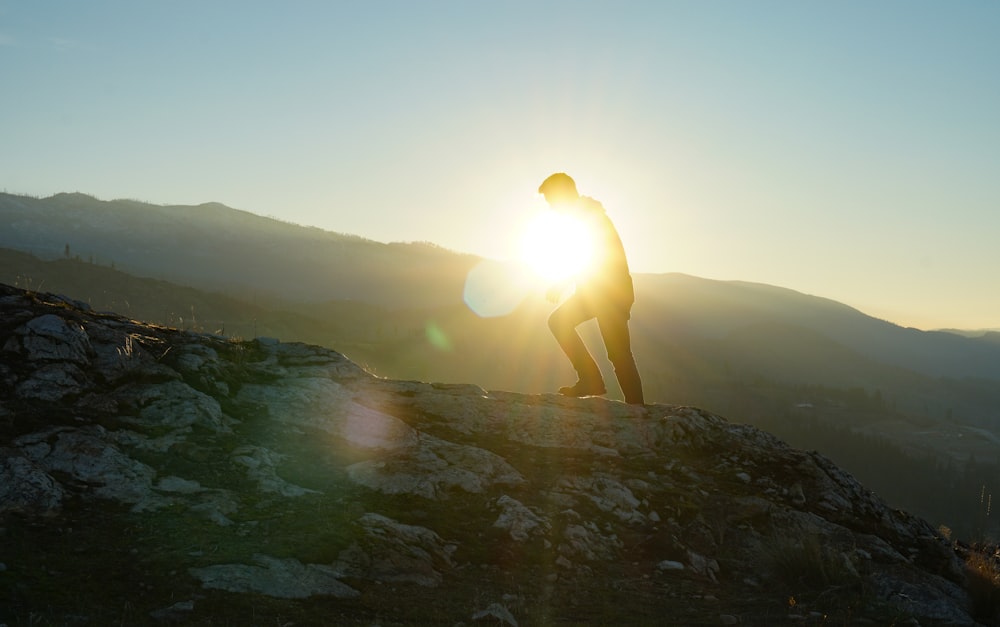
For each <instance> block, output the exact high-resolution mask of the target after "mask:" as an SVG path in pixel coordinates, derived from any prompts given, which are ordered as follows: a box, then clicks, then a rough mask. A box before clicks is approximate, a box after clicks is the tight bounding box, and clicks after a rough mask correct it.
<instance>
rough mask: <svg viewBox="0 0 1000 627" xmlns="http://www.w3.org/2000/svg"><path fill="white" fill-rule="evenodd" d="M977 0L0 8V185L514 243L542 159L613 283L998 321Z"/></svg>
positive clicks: (361, 231) (996, 177) (986, 79)
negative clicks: (608, 221) (773, 295)
mask: <svg viewBox="0 0 1000 627" xmlns="http://www.w3.org/2000/svg"><path fill="white" fill-rule="evenodd" d="M998 33H1000V2H997V1H996V0H954V1H947V0H939V1H934V2H926V1H921V0H879V1H874V2H873V1H871V0H857V1H852V0H837V1H836V2H832V1H831V2H802V1H798V0H790V1H787V2H776V1H753V2H751V1H746V2H742V1H741V2H725V1H721V0H720V1H705V0H688V1H672V0H654V1H649V2H628V1H625V0H623V1H607V2H592V1H590V2H588V1H584V0H573V1H566V2H545V1H523V2H522V1H518V0H504V1H502V2H488V1H486V0H482V1H479V0H451V1H439V0H424V1H420V2H417V1H411V0H398V1H380V0H366V1H364V2H361V1H358V2H353V1H344V2H336V1H326V0H324V1H319V0H317V1H304V0H301V1H295V2H278V1H270V2H261V1H255V0H239V1H221V0H219V1H212V2H208V1H203V0H197V1H190V0H171V1H166V0H163V1H153V0H88V1H87V2H79V1H70V0H65V1H49V0H0V189H6V191H8V192H13V193H23V194H32V195H40V196H47V195H50V194H53V193H57V192H61V191H80V192H84V193H88V194H91V195H94V196H97V197H98V198H102V199H114V198H134V199H139V200H144V201H148V202H153V203H156V204H198V203H202V202H208V201H218V202H223V203H225V204H227V205H230V206H232V207H236V208H239V209H244V210H247V211H251V212H254V213H258V214H262V215H271V216H275V217H278V218H282V219H285V220H289V221H292V222H297V223H300V224H308V225H315V226H319V227H321V228H325V229H329V230H333V231H339V232H343V233H351V234H356V235H361V236H364V237H368V238H371V239H374V240H378V241H384V242H387V241H430V242H434V243H436V244H439V245H441V246H444V247H447V248H451V249H454V250H458V251H463V252H471V253H475V254H479V255H483V256H486V257H492V258H504V257H505V256H508V255H510V254H512V250H513V247H514V242H515V241H516V234H517V232H518V229H519V228H521V227H522V226H523V224H524V222H525V220H526V219H527V216H528V215H529V214H530V213H531V212H532V211H536V210H537V209H538V207H539V204H538V202H539V201H538V197H537V195H536V193H535V191H536V189H537V186H538V184H539V182H541V180H542V179H543V178H544V177H545V176H547V175H548V174H550V173H551V172H554V171H565V172H568V173H569V174H571V175H572V176H573V177H574V178H576V180H577V183H578V185H579V187H580V191H581V192H582V193H584V194H586V195H591V196H593V197H595V198H597V199H599V200H601V201H602V202H603V203H604V205H605V206H606V207H607V209H608V213H609V215H610V216H611V217H612V219H613V220H614V221H615V223H616V224H617V225H618V228H619V231H620V232H621V235H622V238H623V240H624V242H625V245H626V248H627V250H628V254H629V259H630V262H631V264H632V267H633V270H634V271H638V272H685V273H689V274H694V275H697V276H702V277H707V278H714V279H739V280H746V281H755V282H762V283H769V284H773V285H778V286H782V287H788V288H792V289H795V290H799V291H802V292H806V293H810V294H815V295H819V296H825V297H829V298H833V299H835V300H839V301H841V302H844V303H846V304H849V305H851V306H854V307H857V308H859V309H861V310H862V311H864V312H866V313H869V314H871V315H875V316H879V317H882V318H886V319H889V320H892V321H894V322H898V323H900V324H904V325H912V326H917V327H920V328H934V327H942V326H955V327H965V328H980V327H1000V36H998Z"/></svg>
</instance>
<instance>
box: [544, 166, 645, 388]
mask: <svg viewBox="0 0 1000 627" xmlns="http://www.w3.org/2000/svg"><path fill="white" fill-rule="evenodd" d="M538 193H540V194H542V195H543V196H545V201H546V202H547V203H548V204H549V206H550V207H552V209H553V210H555V211H563V212H567V213H569V214H570V215H572V216H574V217H576V218H578V219H580V220H581V221H583V222H584V223H585V224H586V225H587V226H588V227H589V229H590V231H591V233H592V235H593V245H594V250H593V258H592V260H591V262H590V263H589V264H588V266H587V267H586V268H584V269H583V270H582V271H581V272H580V274H579V275H577V276H576V277H575V282H576V291H575V292H574V294H573V295H572V296H570V297H569V298H568V299H567V300H566V302H564V303H563V304H562V305H560V306H559V307H557V308H556V310H555V311H554V312H552V315H551V316H549V329H551V330H552V334H553V335H554V336H555V338H556V341H558V342H559V346H560V347H562V350H563V352H564V353H566V356H567V357H569V361H570V363H572V364H573V368H575V369H576V372H577V376H578V378H579V380H578V381H577V382H576V383H575V384H574V385H570V386H566V387H562V388H559V393H560V394H563V395H565V396H577V397H579V396H599V395H601V394H604V393H605V392H606V391H607V390H606V389H605V387H604V377H603V376H602V375H601V370H600V368H598V366H597V363H596V362H595V361H594V358H593V357H591V355H590V352H589V351H588V350H587V347H586V345H585V344H584V343H583V340H582V339H580V335H579V334H578V333H577V331H576V327H577V326H579V325H580V324H581V323H583V322H585V321H587V320H590V319H591V318H597V325H598V327H599V328H600V330H601V337H602V338H603V339H604V347H605V348H606V349H607V352H608V359H609V360H610V361H611V363H612V364H613V365H614V367H615V376H616V377H617V378H618V384H619V385H620V386H621V389H622V393H623V394H624V395H625V402H626V403H629V404H633V405H642V404H644V401H643V396H642V381H641V380H640V379H639V370H638V369H637V368H636V365H635V358H634V357H633V356H632V342H631V339H630V337H629V330H628V321H629V318H630V317H631V310H632V303H633V302H634V300H635V294H634V292H633V288H632V275H631V274H629V269H628V261H626V259H625V248H624V247H623V246H622V241H621V238H620V237H619V236H618V231H616V230H615V227H614V225H613V224H612V223H611V220H610V219H608V216H607V214H606V213H605V212H604V207H603V206H602V205H601V203H599V202H597V201H596V200H594V199H593V198H588V197H586V196H580V194H579V193H578V192H577V190H576V182H574V181H573V179H572V178H570V177H569V176H568V175H567V174H564V173H562V172H558V173H556V174H553V175H552V176H550V177H548V178H547V179H545V180H544V181H543V182H542V184H541V186H540V187H539V188H538Z"/></svg>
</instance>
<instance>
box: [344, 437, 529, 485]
mask: <svg viewBox="0 0 1000 627" xmlns="http://www.w3.org/2000/svg"><path fill="white" fill-rule="evenodd" d="M347 473H348V476H349V477H350V478H351V480H352V481H354V482H355V483H357V484H359V485H363V486H365V487H368V488H371V489H373V490H377V491H379V492H382V493H384V494H413V495H416V496H421V497H424V498H426V499H432V500H439V499H446V498H448V497H449V493H450V492H451V491H452V490H454V489H461V490H463V491H465V492H468V493H471V494H481V493H483V492H485V491H486V490H487V489H489V488H490V487H492V486H495V485H502V486H511V485H517V484H520V483H523V482H524V477H522V476H521V474H520V473H519V472H517V470H515V469H514V468H513V467H512V466H511V465H510V464H509V463H507V461H505V460H504V459H503V458H502V457H500V456H498V455H496V454H495V453H491V452H489V451H487V450H484V449H480V448H476V447H472V446H464V445H460V444H454V443H452V442H448V441H445V440H441V439H439V438H436V437H434V436H429V435H424V436H422V437H421V438H420V439H419V440H417V441H415V442H414V443H413V444H412V445H410V446H408V447H406V448H401V449H398V450H396V451H394V452H392V453H389V454H385V455H383V456H380V457H379V458H378V459H376V460H371V461H365V462H358V463H356V464H352V465H350V466H348V467H347Z"/></svg>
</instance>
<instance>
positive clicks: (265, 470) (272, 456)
mask: <svg viewBox="0 0 1000 627" xmlns="http://www.w3.org/2000/svg"><path fill="white" fill-rule="evenodd" d="M286 457H287V456H285V455H281V454H279V453H275V452H274V451H271V450H268V449H266V448H263V447H260V446H249V445H248V446H241V447H239V448H237V449H236V450H235V451H233V461H234V462H235V463H237V464H239V465H241V466H244V467H246V469H247V477H249V478H250V479H253V480H254V481H256V482H257V487H258V488H259V489H260V491H261V492H274V493H277V494H280V495H281V496H289V497H293V496H302V495H304V494H319V492H318V491H316V490H309V489H307V488H303V487H300V486H297V485H293V484H291V483H288V482H287V481H285V480H284V479H282V478H281V477H279V476H278V471H277V466H278V464H279V463H280V462H281V461H282V460H283V459H285V458H286Z"/></svg>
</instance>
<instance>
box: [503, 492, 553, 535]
mask: <svg viewBox="0 0 1000 627" xmlns="http://www.w3.org/2000/svg"><path fill="white" fill-rule="evenodd" d="M497 507H499V508H500V509H501V510H502V511H501V513H500V517H499V518H497V520H496V522H494V523H493V526H494V527H496V528H498V529H505V530H507V531H508V532H509V533H510V537H511V538H513V539H514V540H517V541H518V542H524V541H525V540H527V539H528V538H529V537H530V536H532V535H541V534H543V533H544V532H546V531H548V530H549V529H551V528H552V525H551V524H550V523H549V522H547V521H546V520H543V519H542V518H541V517H540V516H538V515H537V514H535V513H534V512H532V511H531V510H530V509H528V508H527V507H525V506H524V505H523V504H521V502H520V501H517V500H515V499H512V498H511V497H509V496H507V495H506V494H505V495H503V496H501V497H500V498H499V499H497Z"/></svg>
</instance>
